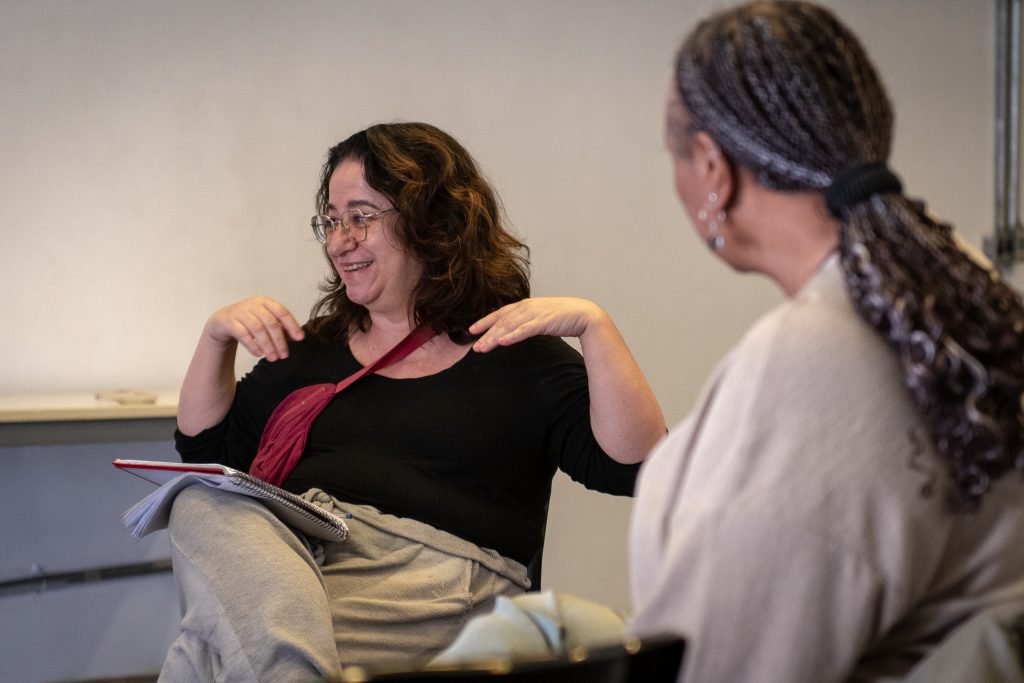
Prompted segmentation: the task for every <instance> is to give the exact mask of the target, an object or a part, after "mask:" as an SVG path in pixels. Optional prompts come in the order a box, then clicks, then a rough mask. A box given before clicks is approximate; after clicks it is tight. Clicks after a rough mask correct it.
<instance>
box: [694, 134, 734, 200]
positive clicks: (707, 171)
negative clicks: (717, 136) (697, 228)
mask: <svg viewBox="0 0 1024 683" xmlns="http://www.w3.org/2000/svg"><path fill="white" fill-rule="evenodd" d="M691 155H692V162H693V164H694V171H695V173H696V178H697V181H698V182H699V183H700V186H701V189H702V190H703V192H704V196H710V195H711V193H714V194H715V196H716V197H718V199H717V201H715V202H714V206H713V207H709V208H713V209H715V210H716V211H717V210H724V211H728V210H729V208H730V207H731V206H732V205H733V203H734V201H735V199H736V196H735V195H736V189H737V186H738V185H737V180H738V178H737V174H736V167H735V166H734V165H733V163H732V161H731V160H730V159H729V157H727V156H726V155H725V153H724V152H722V148H721V147H719V146H718V143H717V142H715V140H714V138H712V137H711V136H710V135H708V134H707V133H706V132H704V131H702V130H701V131H697V132H696V133H694V135H693V138H692V140H691Z"/></svg>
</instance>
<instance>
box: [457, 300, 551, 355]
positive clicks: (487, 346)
mask: <svg viewBox="0 0 1024 683" xmlns="http://www.w3.org/2000/svg"><path fill="white" fill-rule="evenodd" d="M514 305H515V304H513V306H514ZM536 328H537V324H536V321H535V320H534V319H533V318H531V317H529V316H524V315H523V312H522V311H521V310H516V309H512V308H510V307H509V306H505V307H503V308H500V309H498V310H497V311H495V312H494V313H491V314H490V315H488V316H487V317H485V318H482V319H480V320H479V321H477V322H476V323H474V324H473V325H471V326H470V328H469V331H470V332H471V333H473V334H479V335H480V338H479V339H477V340H476V342H475V343H474V344H473V350H474V351H476V352H478V353H487V352H488V351H491V350H493V349H494V348H496V347H498V346H509V345H510V344H515V343H516V342H520V341H522V340H524V339H526V338H527V337H532V336H533V335H534V334H536V331H535V330H536Z"/></svg>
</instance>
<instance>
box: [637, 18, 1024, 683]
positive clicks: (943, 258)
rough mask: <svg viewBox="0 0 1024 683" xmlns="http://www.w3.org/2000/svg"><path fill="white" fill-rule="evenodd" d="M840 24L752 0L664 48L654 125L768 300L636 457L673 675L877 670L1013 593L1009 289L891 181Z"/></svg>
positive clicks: (1021, 448) (870, 103)
mask: <svg viewBox="0 0 1024 683" xmlns="http://www.w3.org/2000/svg"><path fill="white" fill-rule="evenodd" d="M892 129H893V113H892V110H891V107H890V102H889V99H888V96H887V95H886V92H885V90H884V88H883V85H882V83H881V81H880V79H879V77H878V75H877V74H876V72H875V69H874V67H873V65H872V63H871V61H870V59H869V58H868V56H867V55H866V54H865V52H864V49H863V48H862V46H861V45H860V43H859V42H858V40H857V38H856V37H855V36H854V35H853V34H852V33H851V32H850V31H849V30H848V29H847V28H846V27H845V26H844V25H843V24H842V23H840V21H839V20H838V19H837V18H836V17H835V16H834V15H833V14H832V13H831V12H830V11H828V10H826V9H824V8H822V7H819V6H816V5H813V4H809V3H805V2H753V3H750V4H745V5H742V6H738V7H735V8H732V9H728V10H725V11H722V12H720V13H718V14H715V15H713V16H712V17H711V18H709V19H707V20H705V21H704V22H702V23H700V24H699V25H698V26H697V27H696V29H695V30H694V31H693V32H692V33H691V34H690V35H689V37H688V38H687V39H686V40H685V41H684V43H683V45H682V47H681V48H680V50H679V52H678V54H677V58H676V62H675V74H674V78H673V79H672V82H671V86H670V89H669V97H668V105H667V124H666V140H667V144H668V146H669V150H670V153H671V155H672V162H673V166H674V175H675V188H676V190H677V193H678V195H679V198H680V200H681V201H682V204H683V205H684V207H685V209H686V211H687V213H688V214H689V216H690V218H691V219H692V221H693V223H694V225H695V227H696V229H697V231H698V232H699V233H700V235H701V237H702V238H703V239H704V240H705V241H706V242H707V244H708V246H709V247H710V249H711V250H712V251H713V252H714V254H715V255H716V256H717V257H718V258H720V259H722V260H723V261H724V262H725V263H726V264H728V265H730V266H731V267H732V268H734V269H736V270H738V271H751V272H757V273H761V274H763V275H766V276H768V277H769V278H770V279H772V280H774V281H775V282H776V283H778V285H779V286H780V287H781V288H782V290H783V291H784V292H785V294H786V295H787V300H786V301H785V302H784V303H782V304H781V305H780V306H779V307H778V308H777V309H776V310H774V311H772V312H770V313H769V314H768V315H767V316H766V317H764V318H763V319H762V320H760V321H759V322H758V323H757V324H756V325H755V326H754V327H753V329H751V330H750V331H749V333H748V334H747V335H746V336H745V338H744V339H743V340H742V341H741V342H740V343H739V344H738V346H737V347H736V348H735V349H734V350H733V351H732V352H731V353H730V354H729V355H728V356H727V357H726V358H725V360H724V361H723V362H722V363H721V365H720V366H719V367H718V368H717V370H716V371H715V373H714V374H713V376H712V377H711V379H710V381H709V383H708V385H707V386H706V388H705V390H704V392H703V394H702V396H701V398H700V399H699V402H698V404H697V406H696V408H695V409H694V411H693V412H692V413H691V416H690V417H689V418H687V419H686V420H685V421H684V422H683V423H681V424H680V425H679V426H677V427H676V428H675V429H673V430H672V432H671V433H670V435H669V436H668V437H667V438H666V439H665V440H664V441H663V442H662V443H661V444H660V445H659V446H658V447H656V449H655V451H654V452H653V453H652V455H651V456H650V458H649V459H648V461H647V463H646V464H645V465H644V467H643V469H642V470H641V474H640V482H639V484H638V490H637V500H636V503H635V506H634V512H633V521H632V526H631V529H630V534H631V538H630V555H631V557H630V566H631V591H632V598H633V617H632V621H631V624H630V628H631V629H632V630H633V631H634V632H635V633H637V634H639V635H644V634H649V633H658V632H665V631H670V632H676V633H680V634H682V635H684V636H686V637H688V638H689V639H690V645H689V648H688V650H687V657H686V659H687V662H686V666H685V668H684V672H683V674H682V678H681V680H685V681H687V683H705V682H707V681H787V682H791V681H815V682H822V681H846V680H854V681H880V680H894V679H897V678H901V677H903V676H905V675H907V674H908V672H910V671H911V670H912V669H913V667H914V666H915V664H916V663H917V662H919V661H920V660H921V659H922V658H923V657H924V656H925V655H927V654H928V653H929V652H931V651H933V650H934V649H935V647H936V644H937V643H939V642H940V641H941V640H942V639H943V638H944V637H945V636H946V635H947V634H949V633H950V632H951V631H953V630H954V629H955V628H956V627H957V626H958V625H959V624H961V623H963V622H965V621H966V620H968V619H969V618H970V617H971V616H972V615H975V614H977V613H979V612H981V611H983V610H985V609H987V608H989V607H991V606H994V605H999V604H1001V603H1005V602H1010V601H1014V600H1020V599H1022V598H1024V543H1021V540H1022V539H1024V486H1022V485H1021V473H1024V429H1022V427H1024V413H1022V401H1021V399H1022V394H1024V306H1022V303H1021V298H1020V296H1018V295H1017V294H1016V293H1015V292H1014V291H1013V290H1012V289H1011V288H1010V287H1009V286H1007V285H1006V284H1005V283H1004V282H1003V281H1002V280H1000V278H999V277H998V276H997V275H996V274H995V273H993V272H991V271H990V270H989V269H987V268H986V267H985V266H984V265H982V264H980V263H978V262H976V261H975V260H974V259H972V258H971V257H970V256H968V255H967V254H966V253H965V252H964V250H963V249H961V247H960V246H959V245H958V242H957V240H956V238H955V236H954V233H953V230H952V228H951V227H950V226H949V225H945V224H943V223H941V222H940V221H938V220H936V219H934V218H933V217H931V216H930V215H929V214H928V213H926V211H925V210H924V206H923V204H921V203H919V202H916V201H914V200H911V199H909V198H907V197H906V196H905V195H904V194H903V190H902V187H901V183H900V180H899V179H898V177H897V176H896V175H895V174H894V173H893V172H892V170H891V169H890V168H889V166H888V164H887V161H888V157H889V153H890V147H891V142H892Z"/></svg>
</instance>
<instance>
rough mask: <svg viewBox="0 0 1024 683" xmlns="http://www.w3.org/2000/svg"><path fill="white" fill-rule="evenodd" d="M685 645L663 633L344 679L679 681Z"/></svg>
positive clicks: (367, 682)
mask: <svg viewBox="0 0 1024 683" xmlns="http://www.w3.org/2000/svg"><path fill="white" fill-rule="evenodd" d="M685 651H686V641H685V640H684V639H683V638H680V637H679V636H674V635H660V636H651V637H648V638H642V639H635V640H631V641H629V642H627V643H625V644H623V645H618V644H616V645H604V646H600V647H594V648H583V647H578V648H574V649H573V650H572V651H571V652H569V653H568V654H566V655H563V656H559V657H550V658H544V659H523V660H512V659H509V658H494V659H487V660H481V661H479V662H474V663H471V664H461V665H451V666H435V667H431V666H427V667H423V668H418V669H406V670H387V669H374V670H367V669H363V668H361V667H350V668H348V669H346V670H345V674H344V676H343V677H342V683H385V682H389V683H675V682H676V681H677V680H678V677H679V671H680V669H681V668H682V664H683V655H684V653H685Z"/></svg>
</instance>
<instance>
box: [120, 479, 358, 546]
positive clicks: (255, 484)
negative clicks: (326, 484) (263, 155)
mask: <svg viewBox="0 0 1024 683" xmlns="http://www.w3.org/2000/svg"><path fill="white" fill-rule="evenodd" d="M114 466H115V467H117V468H119V469H122V470H124V471H125V472H131V473H132V474H134V475H136V476H138V477H142V478H143V479H145V480H147V481H151V482H153V483H154V484H157V486H158V487H157V489H156V490H155V491H153V493H151V494H149V495H148V496H146V497H145V498H143V499H142V500H140V501H139V502H138V503H136V504H135V505H133V506H131V507H130V508H128V509H127V510H125V512H124V514H123V515H121V521H123V522H124V525H125V526H126V527H128V528H129V529H131V532H132V536H134V537H135V538H142V537H143V536H145V535H146V534H150V533H152V532H154V531H159V530H160V529H166V528H167V522H168V520H169V519H170V515H171V503H172V502H173V501H174V497H175V496H177V495H178V492H179V491H181V490H182V489H183V488H185V487H186V486H190V485H192V484H194V483H200V484H205V485H206V486H209V487H211V488H216V489H221V490H224V491H232V492H234V493H240V494H242V495H245V496H251V497H253V498H256V499H258V500H259V501H260V502H262V503H263V504H264V505H266V506H267V507H268V508H270V510H271V511H272V512H273V513H274V514H275V515H277V517H278V519H280V520H281V521H282V522H284V523H285V524H287V525H289V526H291V527H292V528H294V529H296V530H298V531H301V532H302V533H304V534H306V535H307V536H313V537H315V538H322V539H324V540H327V541H344V540H345V538H346V537H347V536H348V526H347V525H346V524H345V520H343V519H342V518H340V517H338V516H337V515H333V514H331V513H329V512H327V511H326V510H324V509H323V508H321V507H319V506H317V505H314V504H313V503H310V502H309V501H307V500H304V499H302V498H299V497H298V496H296V495H295V494H294V493H289V492H288V491H285V490H284V489H282V488H278V487H277V486H274V485H272V484H268V483H267V482H265V481H263V480H262V479H257V478H256V477H254V476H252V475H250V474H246V473H245V472H241V471H239V470H236V469H233V468H231V467H227V466H226V465H218V464H215V463H203V464H190V463H180V462H161V461H158V460H121V459H118V460H115V461H114Z"/></svg>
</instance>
